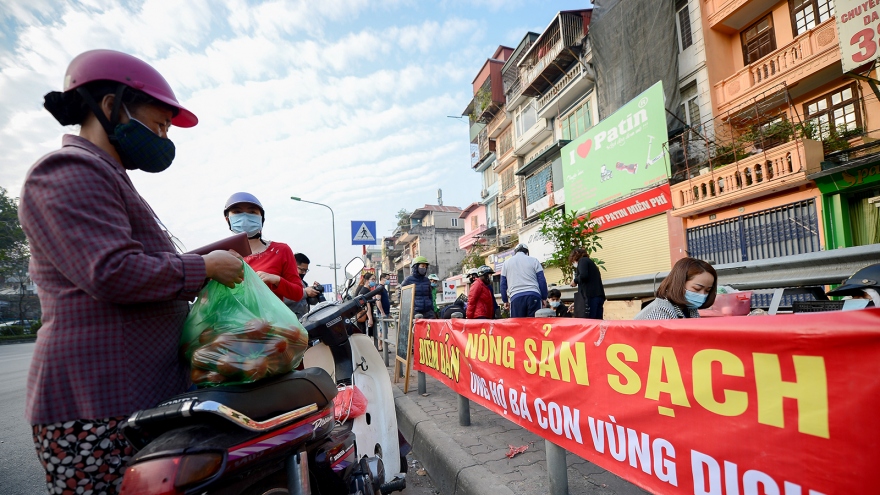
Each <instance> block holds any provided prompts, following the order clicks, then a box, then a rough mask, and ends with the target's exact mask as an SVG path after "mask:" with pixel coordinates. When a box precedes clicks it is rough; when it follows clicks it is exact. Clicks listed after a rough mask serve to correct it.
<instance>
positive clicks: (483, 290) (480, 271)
mask: <svg viewBox="0 0 880 495" xmlns="http://www.w3.org/2000/svg"><path fill="white" fill-rule="evenodd" d="M493 273H495V270H493V269H492V268H491V267H490V266H487V265H483V266H481V267H479V268H477V279H476V280H474V283H472V284H471V289H470V294H468V306H467V317H468V319H474V318H478V319H484V320H491V319H492V318H494V317H495V297H494V296H493V295H492V289H491V288H490V287H491V285H490V284H491V282H490V278H489V277H491V276H492V274H493Z"/></svg>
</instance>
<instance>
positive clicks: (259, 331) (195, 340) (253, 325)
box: [180, 264, 308, 387]
mask: <svg viewBox="0 0 880 495" xmlns="http://www.w3.org/2000/svg"><path fill="white" fill-rule="evenodd" d="M180 347H181V352H182V353H183V356H184V357H185V358H186V359H187V360H188V361H189V362H190V363H191V364H192V381H193V383H195V384H196V385H198V386H199V387H208V386H216V385H236V384H242V383H251V382H255V381H257V380H261V379H263V378H266V377H269V376H274V375H280V374H283V373H287V372H289V371H290V370H292V369H293V368H295V367H297V366H299V363H300V362H301V361H302V357H303V354H304V353H305V351H306V349H307V348H308V334H307V333H306V330H305V328H303V326H302V324H301V323H300V322H299V320H298V319H297V318H296V315H295V314H293V312H292V311H291V310H290V309H288V307H287V306H286V305H285V304H284V303H283V302H282V301H281V299H279V298H278V296H276V295H275V294H273V293H272V291H271V290H269V288H268V287H267V286H266V284H265V283H264V282H263V281H262V280H260V277H259V276H258V275H257V274H256V273H255V272H254V271H253V269H251V267H249V266H248V265H247V264H245V265H244V281H243V282H242V283H240V284H238V285H236V286H235V288H234V289H230V288H228V287H226V286H224V285H221V284H220V283H218V282H215V281H213V280H212V281H210V282H208V285H206V286H205V288H204V289H202V292H201V293H199V297H198V299H197V300H196V302H195V303H194V304H193V306H192V308H191V309H190V313H189V316H187V318H186V322H184V325H183V332H182V334H181V339H180Z"/></svg>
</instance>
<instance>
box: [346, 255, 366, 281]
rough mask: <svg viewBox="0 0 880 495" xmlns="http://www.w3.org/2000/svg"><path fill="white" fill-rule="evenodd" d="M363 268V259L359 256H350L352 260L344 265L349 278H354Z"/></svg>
mask: <svg viewBox="0 0 880 495" xmlns="http://www.w3.org/2000/svg"><path fill="white" fill-rule="evenodd" d="M363 269H364V260H362V259H360V258H352V260H351V261H349V262H348V264H347V265H345V274H346V275H347V276H348V277H350V278H354V277H356V276H357V275H358V274H359V273H360V272H361V270H363Z"/></svg>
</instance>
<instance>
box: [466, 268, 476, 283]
mask: <svg viewBox="0 0 880 495" xmlns="http://www.w3.org/2000/svg"><path fill="white" fill-rule="evenodd" d="M476 276H477V269H476V268H470V269H468V271H467V272H465V278H466V279H468V282H473V281H474V278H476Z"/></svg>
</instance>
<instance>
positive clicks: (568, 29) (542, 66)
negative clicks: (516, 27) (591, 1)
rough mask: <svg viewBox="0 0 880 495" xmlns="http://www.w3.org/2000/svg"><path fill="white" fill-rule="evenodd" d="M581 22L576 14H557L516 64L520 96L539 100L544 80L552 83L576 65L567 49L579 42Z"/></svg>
mask: <svg viewBox="0 0 880 495" xmlns="http://www.w3.org/2000/svg"><path fill="white" fill-rule="evenodd" d="M583 22H584V21H583V18H582V17H581V16H579V15H569V14H562V13H560V14H559V15H558V17H557V18H556V22H554V23H553V24H551V25H550V27H548V28H547V30H546V31H544V33H543V34H542V35H541V38H539V39H538V40H537V42H536V43H535V45H533V46H532V47H531V48H530V49H529V52H528V53H527V54H526V55H525V56H524V57H523V59H522V61H521V62H520V63H519V68H520V75H519V78H520V79H521V80H522V85H523V94H525V95H527V96H533V97H539V96H540V95H541V93H542V92H543V89H544V88H545V87H546V86H547V85H548V83H547V82H546V81H547V80H550V81H553V80H555V79H556V78H558V77H559V76H560V75H562V74H563V73H564V72H565V70H566V69H567V68H568V67H569V66H570V65H571V64H572V63H577V55H575V54H574V53H573V52H572V51H571V50H570V48H571V47H573V46H576V45H578V44H580V43H581V42H582V40H583V38H584V27H583ZM539 78H540V79H539Z"/></svg>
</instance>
